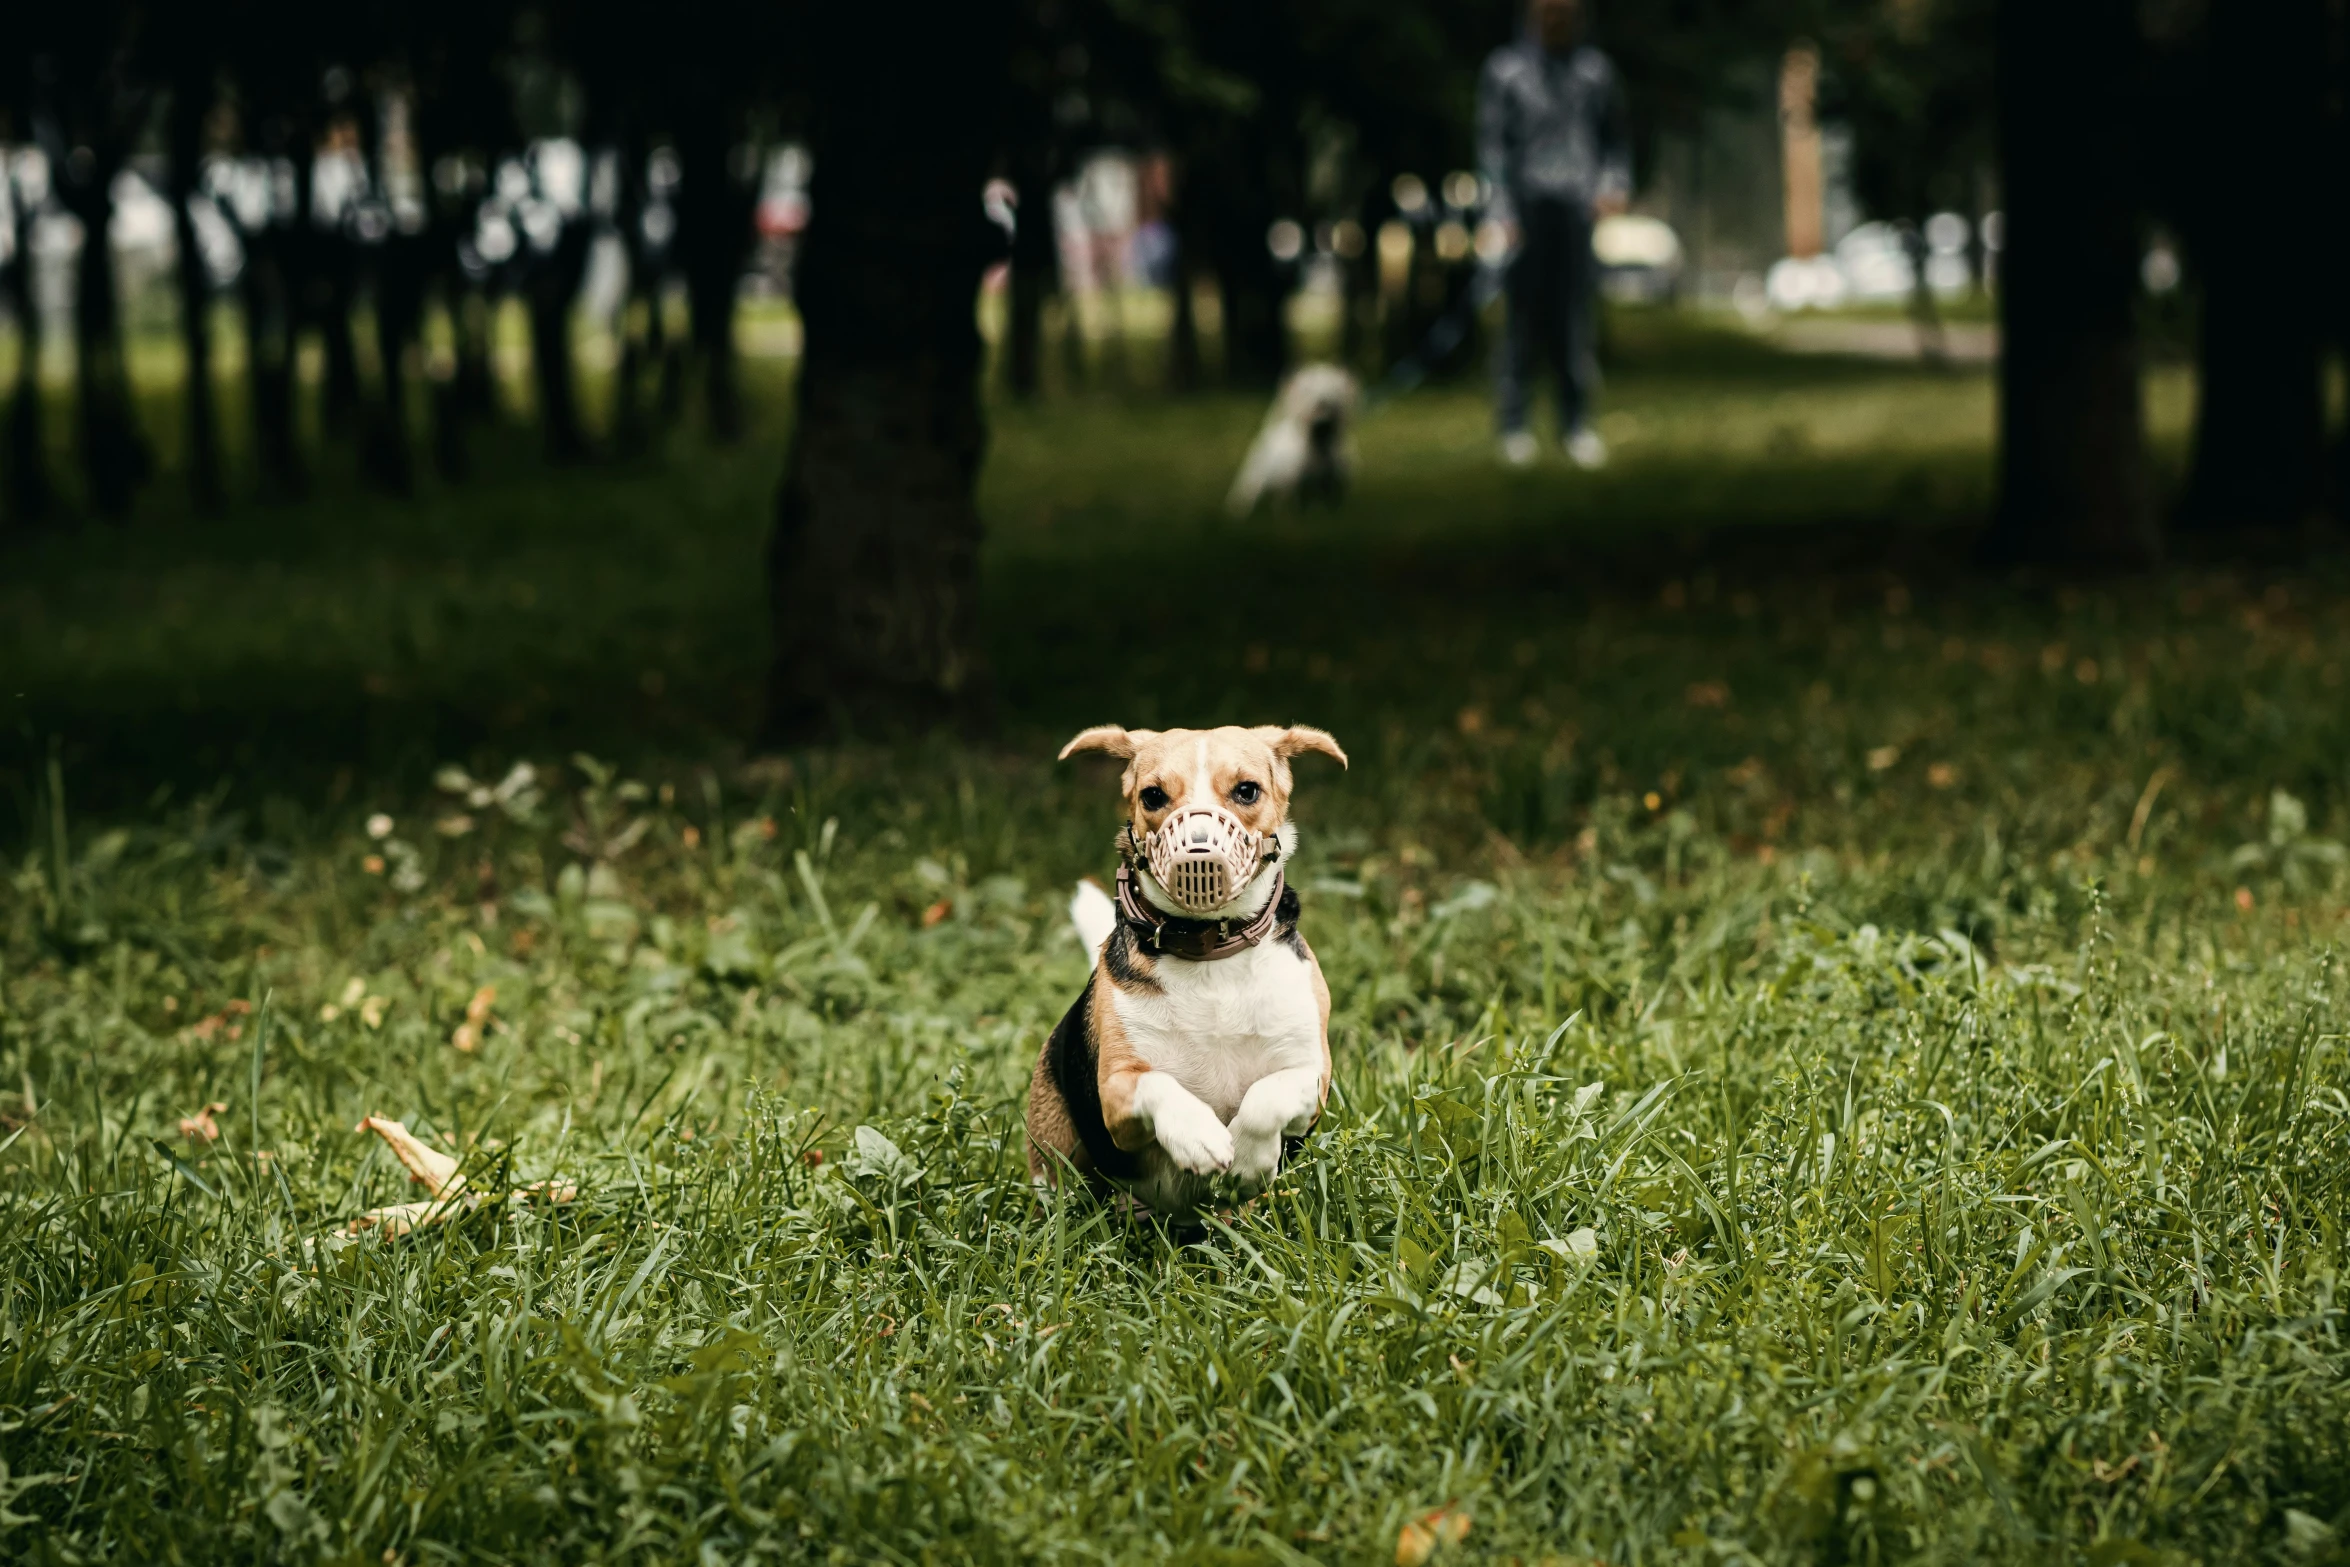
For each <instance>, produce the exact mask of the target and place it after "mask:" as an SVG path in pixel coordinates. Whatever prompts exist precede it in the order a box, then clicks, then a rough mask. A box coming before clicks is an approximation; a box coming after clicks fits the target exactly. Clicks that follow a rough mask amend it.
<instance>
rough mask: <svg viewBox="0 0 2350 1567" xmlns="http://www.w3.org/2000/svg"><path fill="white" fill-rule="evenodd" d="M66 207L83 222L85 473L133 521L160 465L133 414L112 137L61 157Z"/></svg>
mask: <svg viewBox="0 0 2350 1567" xmlns="http://www.w3.org/2000/svg"><path fill="white" fill-rule="evenodd" d="M59 161H60V162H62V164H63V165H64V168H65V178H64V179H62V180H60V181H59V182H58V190H59V194H60V195H62V196H63V197H64V200H65V205H66V207H67V209H68V210H70V211H71V212H72V213H73V215H74V216H75V217H77V218H79V219H80V220H81V224H82V251H81V256H80V258H79V260H78V262H77V263H76V266H75V275H74V300H73V325H74V354H75V361H76V362H75V367H74V369H75V378H76V381H77V383H78V385H79V389H80V394H81V395H80V401H79V410H80V433H81V446H82V468H83V472H84V474H85V475H86V476H87V479H88V482H89V487H90V500H91V502H92V504H94V505H95V506H96V507H97V508H98V510H99V512H100V513H102V514H103V515H105V516H108V517H123V516H127V515H128V514H129V512H130V509H131V497H132V495H133V494H134V493H136V491H137V489H138V487H139V485H140V484H141V483H143V482H144V481H145V480H146V478H147V475H148V471H149V469H150V468H151V467H152V465H153V459H152V458H151V457H150V456H149V454H148V451H147V446H146V443H145V442H144V441H143V440H141V439H140V437H139V430H138V426H137V425H136V424H135V423H134V422H133V420H132V416H131V389H130V373H129V366H128V364H127V363H126V362H125V360H124V357H123V341H122V307H121V297H120V295H119V294H118V292H117V291H116V287H115V276H114V246H113V245H112V243H111V242H110V240H109V235H110V233H111V231H112V227H113V219H114V176H115V175H116V173H118V172H119V171H120V170H121V168H122V154H121V149H120V147H119V145H118V144H116V143H115V142H114V141H113V140H112V138H104V139H102V144H101V146H100V147H98V148H88V147H77V148H75V149H74V151H73V154H72V155H71V156H69V157H66V158H64V159H61V160H59Z"/></svg>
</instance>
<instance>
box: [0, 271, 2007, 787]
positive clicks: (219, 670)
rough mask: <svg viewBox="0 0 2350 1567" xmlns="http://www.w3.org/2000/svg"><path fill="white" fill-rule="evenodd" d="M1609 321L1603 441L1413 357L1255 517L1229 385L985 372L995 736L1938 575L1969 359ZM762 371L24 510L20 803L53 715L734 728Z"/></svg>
mask: <svg viewBox="0 0 2350 1567" xmlns="http://www.w3.org/2000/svg"><path fill="white" fill-rule="evenodd" d="M1617 348H1618V350H1619V354H1620V358H1621V369H1620V373H1619V374H1618V375H1617V377H1616V379H1615V382H1614V384H1613V385H1612V386H1611V387H1610V390H1609V394H1608V410H1609V411H1608V414H1607V420H1608V426H1609V429H1610V438H1611V440H1613V441H1615V442H1616V444H1617V449H1618V454H1619V456H1618V461H1617V463H1616V465H1615V466H1614V467H1612V468H1611V469H1610V470H1609V471H1607V472H1606V473H1604V474H1600V475H1583V474H1578V473H1574V472H1572V471H1570V470H1568V469H1566V468H1565V467H1564V466H1563V465H1559V464H1555V463H1554V464H1553V465H1551V466H1549V467H1546V468H1543V469H1540V470H1538V471H1536V472H1533V473H1508V472H1504V471H1502V470H1500V469H1499V468H1498V467H1497V466H1496V465H1495V464H1494V462H1493V461H1492V458H1491V453H1490V446H1489V439H1490V437H1489V430H1488V424H1487V421H1488V418H1489V414H1488V411H1487V408H1486V404H1485V402H1484V400H1483V398H1482V395H1481V393H1480V391H1479V390H1478V389H1476V388H1472V387H1455V388H1446V389H1437V390H1433V391H1430V392H1427V393H1424V394H1422V395H1420V396H1418V397H1415V398H1412V399H1408V400H1406V401H1405V402H1403V403H1400V404H1396V405H1392V406H1391V407H1389V408H1388V409H1386V410H1384V411H1382V412H1381V413H1379V414H1378V415H1376V416H1375V417H1374V419H1373V420H1372V421H1370V422H1369V423H1368V424H1367V425H1366V428H1365V430H1364V432H1363V439H1364V443H1365V468H1364V474H1363V478H1362V482H1361V485H1360V486H1359V488H1358V491H1357V493H1356V495H1355V496H1354V497H1352V498H1351V499H1350V500H1349V501H1348V502H1347V503H1346V504H1345V505H1344V506H1342V507H1340V508H1337V509H1333V510H1327V511H1317V512H1311V513H1306V514H1302V515H1301V514H1286V513H1284V514H1276V515H1269V516H1265V517H1260V518H1257V519H1253V520H1250V521H1247V522H1237V521H1234V520H1232V519H1229V518H1227V517H1225V516H1224V515H1223V514H1222V512H1221V510H1220V507H1219V504H1218V503H1219V500H1220V497H1221V492H1222V487H1223V484H1224V482H1225V481H1226V479H1227V478H1228V476H1229V473H1230V471H1231V467H1232V465H1233V463H1234V462H1235V461H1236V459H1237V456H1238V454H1239V452H1240V451H1241V450H1242V449H1243V448H1244V447H1245V445H1246V443H1247V441H1248V439H1249V436H1250V434H1251V432H1252V430H1253V427H1254V424H1255V422H1256V419H1257V416H1258V410H1257V407H1256V405H1255V404H1254V403H1253V402H1250V401H1248V400H1246V399H1241V398H1231V397H1204V398H1199V399H1193V400H1188V401H1184V402H1174V403H1170V402H1161V401H1147V400H1114V399H1107V398H1084V399H1071V400H1067V401H1063V402H1057V403H1051V404H1047V405H1045V406H1042V407H1006V408H1002V409H999V410H997V411H996V415H995V426H996V429H995V442H994V447H993V456H992V459H991V465H990V470H989V473H988V475H987V478H986V481H985V485H984V495H983V504H984V507H985V510H986V512H987V515H988V517H989V522H990V528H991V543H990V552H989V558H988V561H987V565H986V573H987V586H988V597H989V603H990V606H991V643H992V649H991V651H992V657H993V660H994V664H995V669H996V673H997V678H998V682H999V687H1000V693H1001V702H1000V713H1001V722H1002V727H1003V740H1004V743H1005V744H1006V746H1007V747H1012V748H1018V749H1021V750H1023V751H1025V750H1030V749H1033V748H1034V746H1035V745H1037V744H1039V743H1041V742H1042V739H1043V738H1044V737H1046V736H1048V735H1050V734H1052V733H1055V732H1057V731H1059V730H1062V729H1065V728H1068V727H1072V726H1074V725H1077V724H1080V723H1085V722H1095V721H1101V720H1104V719H1109V718H1115V719H1118V720H1120V721H1124V722H1128V723H1152V722H1169V723H1172V722H1185V721H1194V722H1196V721H1199V720H1201V719H1205V718H1211V717H1213V718H1240V717H1247V718H1251V719H1261V718H1264V717H1267V716H1296V717H1299V718H1309V717H1310V718H1312V719H1314V720H1315V721H1317V722H1327V723H1333V724H1335V723H1348V724H1352V725H1354V726H1356V727H1357V728H1361V727H1363V726H1367V725H1387V724H1395V723H1404V724H1445V723H1449V722H1452V721H1453V719H1454V718H1455V716H1456V715H1457V713H1458V711H1459V710H1460V709H1461V708H1462V707H1463V706H1464V705H1465V704H1468V703H1471V702H1474V701H1475V700H1476V696H1475V693H1476V691H1477V690H1478V689H1479V686H1480V682H1481V681H1482V680H1483V678H1484V676H1485V675H1486V674H1487V673H1488V672H1489V671H1491V670H1493V669H1495V668H1504V669H1506V668H1509V667H1512V666H1513V664H1514V663H1522V662H1524V661H1526V660H1529V659H1547V658H1551V657H1554V656H1557V648H1558V647H1559V645H1560V643H1559V638H1560V637H1561V636H1562V635H1564V634H1566V633H1568V632H1570V631H1572V630H1573V629H1574V628H1576V627H1578V626H1587V625H1588V624H1589V623H1590V622H1591V620H1592V617H1593V616H1594V615H1595V614H1599V613H1601V612H1602V611H1607V612H1610V613H1613V612H1624V613H1632V612H1637V611H1639V610H1641V609H1644V608H1647V607H1652V606H1657V605H1659V604H1669V603H1670V602H1672V601H1674V600H1675V599H1676V596H1677V598H1678V602H1680V603H1682V604H1684V605H1686V606H1687V611H1688V612H1687V614H1686V615H1684V616H1678V617H1676V618H1675V620H1674V623H1673V634H1674V635H1675V636H1678V637H1681V638H1683V639H1685V640H1688V641H1690V642H1691V643H1692V645H1696V646H1703V645H1704V644H1706V643H1707V642H1708V641H1709V640H1710V641H1719V642H1721V643H1722V644H1723V649H1722V652H1721V654H1720V657H1722V658H1724V659H1739V658H1744V659H1748V660H1751V659H1753V658H1755V657H1758V656H1767V648H1766V646H1765V643H1767V641H1768V638H1767V637H1761V635H1760V633H1758V632H1757V631H1756V630H1755V627H1756V626H1757V625H1759V624H1760V623H1759V622H1756V621H1754V620H1753V619H1752V617H1753V615H1754V609H1753V606H1754V604H1755V603H1756V602H1757V601H1759V600H1760V599H1763V598H1774V599H1777V600H1786V601H1789V602H1793V601H1795V600H1800V601H1801V602H1802V603H1803V604H1805V605H1810V606H1815V607H1820V606H1825V605H1828V604H1831V603H1832V602H1833V601H1834V599H1835V597H1836V595H1837V594H1838V593H1839V592H1843V593H1846V594H1847V596H1848V597H1849V596H1850V595H1851V594H1854V593H1857V594H1858V595H1860V596H1861V597H1862V598H1873V597H1874V596H1877V595H1881V594H1882V593H1883V592H1884V590H1885V588H1884V585H1885V583H1887V582H1888V581H1892V580H1894V579H1899V580H1901V581H1903V582H1905V583H1908V584H1909V585H1910V588H1909V589H1906V590H1905V591H1916V592H1920V593H1924V592H1928V591H1931V590H1934V589H1936V588H1937V587H1939V586H1940V585H1944V584H1952V583H1961V582H1964V581H1966V580H1967V569H1966V563H1967V560H1968V554H1969V548H1970V540H1971V533H1972V530H1973V528H1974V527H1975V526H1976V524H1977V522H1978V520H1979V518H1980V515H1981V512H1982V508H1983V506H1984V504H1985V502H1986V498H1987V495H1988V484H1989V474H1988V451H1987V447H1988V436H1989V387H1988V383H1987V381H1986V379H1985V378H1984V377H1982V376H1981V375H1980V374H1971V375H1970V374H1966V373H1934V372H1928V371H1922V370H1919V369H1917V368H1915V367H1911V366H1899V365H1892V366H1888V365H1884V364H1872V363H1868V362H1865V361H1842V360H1832V359H1820V358H1803V359H1796V358H1791V357H1789V356H1785V355H1781V354H1778V353H1776V352H1774V351H1772V350H1770V349H1769V348H1767V347H1765V346H1763V345H1761V344H1758V343H1755V342H1753V341H1752V340H1750V339H1746V338H1743V337H1741V336H1738V335H1736V334H1728V333H1723V332H1719V331H1713V332H1703V331H1693V330H1689V329H1686V328H1684V327H1681V326H1677V325H1674V324H1673V323H1671V322H1670V321H1662V320H1660V319H1659V318H1650V317H1630V318H1626V320H1625V321H1624V322H1621V323H1619V326H1618V329H1617ZM768 392H769V396H768V409H769V415H768V417H767V418H766V419H765V420H764V421H763V427H762V429H761V431H760V434H759V436H758V438H757V439H755V440H754V441H753V442H751V443H749V444H748V445H746V446H745V447H743V448H740V449H737V450H734V451H729V452H712V451H708V450H705V449H702V448H699V447H698V446H692V445H690V444H686V443H682V442H681V443H680V444H679V445H678V446H677V448H676V449H675V450H673V451H672V453H671V454H670V456H669V458H668V460H666V461H646V462H642V463H637V464H633V465H612V466H608V467H599V468H595V469H589V470H568V471H552V472H551V471H543V470H540V469H538V468H536V467H534V466H531V465H530V464H529V463H528V462H527V461H523V460H518V459H516V458H515V456H514V454H512V453H505V452H501V453H497V454H494V455H493V457H492V459H491V460H490V461H488V462H485V463H484V464H483V471H482V472H481V474H480V476H479V477H478V478H477V480H476V481H475V482H474V483H472V484H470V485H468V486H465V487H462V488H454V489H449V488H442V489H437V490H435V491H433V492H431V493H428V494H427V496H426V497H425V498H424V499H423V500H422V501H420V502H418V503H413V504H403V503H398V502H392V501H386V500H381V499H377V498H373V497H367V496H363V495H360V494H357V493H355V492H353V491H351V490H349V489H343V488H338V489H336V490H335V491H334V492H332V493H329V491H328V489H327V488H326V483H327V481H325V480H322V481H321V487H320V489H319V490H318V492H317V493H315V494H314V495H313V496H312V498H310V499H308V500H306V501H304V502H301V503H299V504H281V505H275V506H250V507H245V508H241V509H239V510H238V511H236V512H235V513H234V514H233V515H231V516H229V517H227V518H225V519H222V520H220V521H218V522H215V523H197V522H193V521H190V520H186V519H174V518H169V517H166V518H163V519H160V520H157V519H147V520H142V521H141V522H139V523H136V524H134V525H133V526H132V527H130V528H129V529H127V530H123V531H101V530H85V531H81V532H77V533H71V534H65V535H53V536H48V537H44V538H41V539H38V540H34V541H20V542H19V543H18V544H17V545H16V546H15V547H14V548H13V549H12V550H11V552H10V553H9V555H8V556H7V557H6V560H7V567H8V569H7V572H6V582H5V584H4V585H0V665H4V667H5V668H6V670H7V675H6V676H5V678H4V679H0V702H4V703H5V708H4V709H0V711H4V712H5V723H4V724H0V790H4V791H5V792H6V793H7V794H9V795H11V796H13V797H14V799H15V800H16V801H17V802H18V804H19V806H20V809H21V812H22V816H21V818H20V819H21V820H23V821H24V822H26V823H27V824H28V825H29V823H30V822H31V820H32V816H33V813H34V811H35V805H34V801H35V798H36V795H37V794H38V792H39V790H40V788H41V780H42V778H43V776H44V775H45V771H46V767H47V760H48V757H49V756H50V754H51V752H52V748H54V752H55V754H56V755H57V757H58V758H59V761H60V764H61V766H62V768H63V771H64V773H65V777H66V785H67V793H68V795H69V797H70V798H72V799H73V800H74V801H75V802H76V804H77V807H78V808H80V809H85V810H96V811H99V812H101V813H103V812H109V811H118V810H122V809H126V808H136V807H138V806H140V805H142V804H143V803H145V802H150V801H152V800H155V799H156V798H158V797H159V796H165V795H177V796H179V797H183V798H184V797H185V796H187V795H188V794H190V793H195V792H205V791H211V790H215V789H220V788H222V787H223V786H224V785H225V786H226V788H227V789H228V791H229V792H230V793H232V794H234V795H237V796H239V797H242V798H245V799H248V800H252V799H256V798H261V799H266V798H268V797H272V796H275V797H283V798H291V799H296V800H305V801H317V800H319V799H321V798H324V799H327V800H337V799H341V798H343V797H344V796H346V795H347V794H348V793H349V792H350V791H352V790H353V789H355V788H360V787H362V786H364V788H365V790H366V791H368V792H370V793H382V792H385V791H394V792H396V791H399V790H403V789H413V788H416V787H419V786H421V785H422V783H423V781H424V780H425V779H427V778H428V777H429V775H430V772H431V770H432V769H433V768H434V767H435V766H437V765H438V764H440V763H442V762H446V761H449V760H464V761H472V762H478V763H483V764H488V765H495V764H496V763H497V762H499V761H500V760H501V759H506V758H512V757H514V756H517V755H528V756H541V757H544V756H550V755H562V754H566V753H568V752H570V751H573V750H586V751H589V752H592V753H595V754H598V755H603V756H608V757H613V758H615V759H618V760H622V761H625V762H628V763H630V764H632V765H638V766H643V765H646V764H647V763H658V762H662V761H666V762H668V763H671V764H681V763H692V762H698V761H705V760H718V759H723V758H725V757H728V756H730V755H735V754H739V752H740V750H741V746H742V743H743V740H744V737H746V736H748V735H749V734H751V733H752V732H753V730H754V728H755V725H756V719H757V714H758V703H759V693H760V685H761V681H762V677H763V673H764V660H765V657H766V625H765V604H764V588H763V582H762V576H761V548H762V544H763V538H764V531H765V526H766V522H767V518H768V516H769V502H770V497H771V495H772V491H773V485H774V481H775V477H776V472H777V469H778V467H779V465H780V460H781V458H780V452H781V441H780V435H781V430H782V425H783V423H784V419H783V415H782V414H781V412H780V410H781V409H782V407H783V406H784V403H785V398H784V394H783V391H782V389H781V388H780V386H778V387H771V388H769V389H768ZM1203 581H1204V582H1206V583H1207V584H1209V586H1208V587H1207V589H1206V590H1205V591H1200V590H1197V589H1195V588H1193V587H1190V586H1187V585H1186V584H1191V583H1198V582H1203ZM1741 606H1743V608H1741ZM1758 638H1760V639H1759V640H1758ZM1740 649H1743V651H1740ZM1529 650H1531V651H1529ZM875 738H880V737H875Z"/></svg>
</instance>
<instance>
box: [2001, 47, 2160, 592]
mask: <svg viewBox="0 0 2350 1567" xmlns="http://www.w3.org/2000/svg"><path fill="white" fill-rule="evenodd" d="M1997 26H1998V45H1997V47H1998V68H1999V77H2000V80H1999V133H2000V143H2001V149H2000V152H2001V162H2002V170H2003V185H2004V189H2005V194H2006V201H2007V209H2006V211H2007V216H2006V225H2007V241H2006V248H2005V250H2004V252H2003V254H2002V257H2001V272H2002V279H2003V286H2002V288H2001V291H2000V326H2001V331H2002V334H2003V352H2002V354H2001V359H2000V410H1999V426H2000V432H1999V433H2000V477H1999V511H1998V516H1997V519H1996V521H1995V522H1994V524H1993V527H1992V531H1991V534H1990V536H1989V538H1988V539H1987V540H1986V541H1985V548H1986V552H1987V553H1988V554H1989V555H1990V556H1991V558H1993V559H1995V560H2001V561H2026V560H2033V561H2047V562H2052V563H2063V564H2071V565H2080V566H2104V567H2115V566H2123V567H2126V566H2137V565H2143V564H2145V563H2147V562H2150V561H2152V560H2153V559H2154V558H2155V556H2156V555H2157V554H2158V552H2159V547H2160V541H2159V538H2158V536H2157V534H2156V532H2155V525H2154V516H2153V511H2152V509H2151V507H2150V506H2149V504H2148V498H2147V474H2146V443H2145V428H2144V423H2145V421H2144V413H2143V410H2142V407H2141V404H2140V398H2139V388H2138V336H2137V321H2136V302H2137V299H2136V296H2137V279H2138V243H2137V225H2136V214H2135V206H2134V203H2133V201H2132V199H2131V195H2132V184H2133V180H2132V173H2133V171H2132V168H2131V163H2130V135H2129V125H2128V114H2129V109H2130V103H2129V86H2130V82H2131V80H2132V61H2133V59H2134V57H2135V54H2136V48H2137V33H2136V15H2135V8H2134V5H2133V3H2132V0H2078V3H2076V4H2074V5H2070V6H2062V7H2057V8H2054V9H2051V8H2049V7H2046V6H2035V5H2032V4H2030V3H2029V0H1999V12H1998V23H1997Z"/></svg>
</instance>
